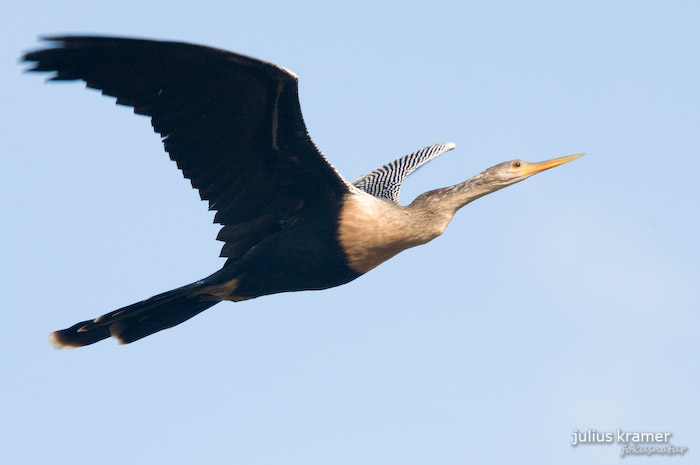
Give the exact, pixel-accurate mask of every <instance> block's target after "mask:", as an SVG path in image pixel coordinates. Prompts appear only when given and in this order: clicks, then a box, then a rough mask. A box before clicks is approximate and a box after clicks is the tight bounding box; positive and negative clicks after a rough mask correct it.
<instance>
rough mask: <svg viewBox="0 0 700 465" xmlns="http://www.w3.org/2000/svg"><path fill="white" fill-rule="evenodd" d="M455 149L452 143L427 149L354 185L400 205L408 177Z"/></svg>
mask: <svg viewBox="0 0 700 465" xmlns="http://www.w3.org/2000/svg"><path fill="white" fill-rule="evenodd" d="M453 148H455V144H453V143H452V142H443V143H441V144H435V145H431V146H430V147H425V148H423V149H420V150H418V151H416V152H413V153H409V154H408V155H405V156H403V157H401V158H398V159H396V160H394V161H392V162H391V163H387V164H386V165H384V166H382V167H381V168H377V169H376V170H374V171H371V172H369V173H367V174H365V175H364V176H361V177H360V178H358V179H357V180H355V182H353V183H352V184H353V185H354V186H355V187H357V188H358V189H360V190H363V191H365V192H367V193H368V194H371V195H373V196H375V197H380V198H384V199H387V200H391V201H392V202H396V203H398V202H399V192H400V191H401V183H402V182H403V180H404V179H406V176H408V175H409V174H411V173H412V172H413V171H415V170H416V169H418V168H419V167H420V166H421V165H423V164H424V163H427V162H429V161H430V160H432V159H433V158H435V157H438V156H440V155H442V154H443V153H445V152H449V151H450V150H452V149H453Z"/></svg>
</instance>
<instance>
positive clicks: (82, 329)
mask: <svg viewBox="0 0 700 465" xmlns="http://www.w3.org/2000/svg"><path fill="white" fill-rule="evenodd" d="M202 286H203V283H202V282H201V281H198V282H196V283H192V284H188V285H187V286H183V287H180V288H177V289H173V290H172V291H168V292H164V293H162V294H159V295H157V296H154V297H151V298H150V299H146V300H144V301H141V302H137V303H135V304H132V305H128V306H126V307H123V308H120V309H118V310H115V311H113V312H110V313H107V314H105V315H102V316H100V317H98V318H96V319H94V320H87V321H82V322H80V323H77V324H75V325H73V326H71V327H70V328H66V329H63V330H60V331H55V332H53V333H51V335H50V336H49V341H50V342H51V344H53V345H54V346H55V347H56V348H58V349H64V348H72V347H81V346H86V345H90V344H94V343H96V342H99V341H101V340H103V339H107V338H108V337H110V336H112V337H114V338H116V339H117V340H118V341H119V343H120V344H129V343H130V342H134V341H136V340H139V339H141V338H144V337H146V336H149V335H151V334H153V333H156V332H158V331H160V330H163V329H167V328H172V327H173V326H175V325H179V324H180V323H182V322H183V321H186V320H189V319H190V318H192V317H193V316H195V315H197V314H199V313H201V312H203V311H204V310H206V309H208V308H209V307H211V306H213V305H216V304H217V303H219V302H220V300H215V299H213V298H212V297H211V296H209V295H207V296H203V295H201V294H200V293H198V292H197V291H198V290H199V289H201V287H202Z"/></svg>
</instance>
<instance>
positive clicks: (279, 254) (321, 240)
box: [206, 202, 361, 300]
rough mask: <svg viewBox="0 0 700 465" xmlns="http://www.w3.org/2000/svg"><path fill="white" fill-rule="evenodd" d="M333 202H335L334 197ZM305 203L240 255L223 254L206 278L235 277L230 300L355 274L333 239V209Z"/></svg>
mask: <svg viewBox="0 0 700 465" xmlns="http://www.w3.org/2000/svg"><path fill="white" fill-rule="evenodd" d="M336 205H338V206H339V205H340V202H338V203H337V204H336ZM327 206H328V205H315V206H314V205H311V206H308V207H307V208H306V209H304V211H303V213H301V214H299V215H298V216H296V217H295V218H294V220H293V221H290V222H289V223H287V224H285V226H284V227H282V228H281V229H280V230H279V231H278V232H276V233H274V234H273V235H270V236H268V237H266V238H265V239H263V240H262V241H261V242H260V243H259V244H258V245H257V246H256V247H255V248H254V250H251V251H250V252H248V253H246V254H245V255H244V256H243V257H240V258H235V259H231V258H229V259H228V260H227V262H226V264H225V265H224V267H223V268H222V269H221V271H219V272H217V273H215V274H214V275H212V276H211V277H210V278H207V280H206V281H207V282H208V283H210V284H212V285H213V284H219V283H225V282H229V281H231V280H233V279H238V284H237V286H236V288H235V292H234V295H233V296H231V297H233V299H232V300H242V299H246V298H253V297H259V296H263V295H267V294H274V293H278V292H286V291H299V290H313V289H327V288H329V287H334V286H339V285H341V284H345V283H347V282H349V281H352V280H353V279H355V278H357V277H359V276H360V275H361V274H360V273H357V272H355V271H353V270H352V269H350V267H349V266H348V264H347V258H346V256H345V254H344V252H343V251H342V248H341V246H340V243H339V240H338V226H339V224H338V222H337V221H336V218H338V216H339V212H338V211H336V210H338V208H333V209H332V210H329V209H328V208H327Z"/></svg>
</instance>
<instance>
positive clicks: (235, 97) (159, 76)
mask: <svg viewBox="0 0 700 465" xmlns="http://www.w3.org/2000/svg"><path fill="white" fill-rule="evenodd" d="M47 40H51V41H55V42H57V46H56V47H55V48H48V49H44V50H39V51H36V52H32V53H28V54H27V55H25V56H24V59H25V60H26V61H30V62H35V65H34V67H33V68H31V71H54V72H56V74H55V76H54V77H52V78H51V80H59V81H62V80H78V79H81V80H83V81H85V82H86V83H87V87H90V88H95V89H100V90H102V93H103V94H105V95H110V96H113V97H116V98H117V103H118V104H122V105H128V106H132V107H133V108H134V113H137V114H142V115H148V116H150V117H151V124H152V125H153V128H154V130H155V131H156V132H158V133H160V135H161V136H162V138H163V143H164V145H165V149H166V150H167V151H168V153H169V154H170V158H171V159H172V160H174V161H175V162H176V163H177V166H178V167H179V168H180V169H181V170H182V172H183V174H184V176H185V177H186V178H188V179H190V181H191V182H192V186H193V187H195V188H196V189H198V190H199V195H200V196H201V198H202V199H203V200H208V201H209V208H210V209H213V210H216V212H217V213H216V216H215V219H214V221H215V222H216V223H220V224H223V225H224V228H223V229H222V230H221V232H220V233H219V236H218V239H219V240H223V241H226V242H227V244H226V245H225V246H224V249H223V250H222V256H226V257H230V258H236V257H237V256H241V255H242V254H243V253H245V252H246V251H247V250H248V249H250V247H252V246H253V245H255V244H256V243H257V242H259V241H260V240H262V238H264V237H265V236H267V235H268V234H271V233H274V232H275V231H277V230H279V229H280V228H282V227H283V226H284V224H285V222H287V221H290V220H291V219H292V218H294V217H295V215H297V214H298V213H299V211H300V210H301V209H303V208H306V207H308V206H309V205H311V204H314V205H318V202H328V203H331V204H332V203H334V202H337V201H338V200H339V199H340V197H342V195H343V194H344V193H345V192H347V191H348V187H349V186H348V184H347V182H346V181H345V180H344V179H343V178H342V177H341V176H340V175H339V174H338V173H337V172H336V171H335V169H334V168H333V167H332V166H331V165H330V164H329V163H328V162H327V161H326V159H325V158H324V157H323V155H322V154H321V152H320V151H319V150H318V149H317V148H316V146H315V145H314V143H313V141H312V140H311V138H310V137H309V135H308V133H307V131H306V127H305V125H304V121H303V118H302V115H301V109H300V106H299V98H298V87H297V78H296V76H295V75H294V74H292V73H291V72H290V71H288V70H286V69H284V68H282V67H280V66H276V65H273V64H271V63H266V62H263V61H260V60H256V59H253V58H249V57H246V56H242V55H237V54H234V53H230V52H227V51H224V50H219V49H215V48H210V47H203V46H198V45H192V44H186V43H178V42H158V41H150V40H136V39H123V38H109V37H51V38H48V39H47ZM329 207H332V205H329Z"/></svg>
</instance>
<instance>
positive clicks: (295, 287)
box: [24, 37, 581, 347]
mask: <svg viewBox="0 0 700 465" xmlns="http://www.w3.org/2000/svg"><path fill="white" fill-rule="evenodd" d="M48 40H52V41H55V42H57V45H56V47H55V48H48V49H44V50H39V51H36V52H32V53H28V54H27V55H25V56H24V59H25V60H26V61H30V62H34V67H33V68H31V71H53V72H55V75H54V76H53V77H52V78H51V79H52V80H59V81H64V80H78V79H82V80H84V81H85V82H86V83H87V87H91V88H95V89H100V90H101V91H102V93H103V94H105V95H110V96H113V97H116V98H117V103H118V104H122V105H128V106H132V107H133V108H134V112H135V113H138V114H142V115H148V116H150V117H151V122H152V125H153V127H154V129H155V131H156V132H158V133H160V135H161V136H162V138H163V143H164V145H165V149H166V150H167V152H168V153H169V154H170V158H171V159H172V160H174V161H175V162H176V163H177V166H178V168H180V169H181V170H182V172H183V174H184V176H185V177H186V178H188V179H189V180H190V181H191V182H192V186H193V187H195V188H196V189H198V190H199V194H200V196H201V198H202V199H203V200H207V201H208V202H209V208H210V209H212V210H216V216H215V218H214V221H215V222H216V223H220V224H222V225H223V227H222V229H221V231H220V232H219V235H218V237H217V239H218V240H221V241H223V242H224V246H223V249H222V251H221V255H222V256H223V257H226V258H227V260H226V263H225V264H224V266H223V268H221V269H220V270H219V271H217V272H216V273H214V274H212V275H211V276H208V277H206V278H204V279H201V280H199V281H197V282H194V283H192V284H188V285H186V286H183V287H180V288H178V289H174V290H171V291H168V292H165V293H163V294H159V295H157V296H154V297H151V298H150V299H147V300H144V301H142V302H138V303H135V304H133V305H129V306H127V307H124V308H121V309H119V310H115V311H113V312H111V313H107V314H106V315H102V316H100V317H98V318H96V319H94V320H88V321H83V322H81V323H78V324H76V325H74V326H72V327H70V328H68V329H64V330H62V331H56V332H54V333H52V334H51V337H50V339H51V342H52V343H53V344H54V345H55V346H57V347H78V346H84V345H88V344H93V343H95V342H97V341H100V340H102V339H105V338H107V337H109V336H113V337H115V338H116V339H117V340H118V341H119V342H120V343H123V344H126V343H130V342H133V341H135V340H137V339H140V338H142V337H145V336H148V335H150V334H153V333H155V332H157V331H160V330H162V329H165V328H169V327H172V326H175V325H177V324H179V323H182V322H183V321H185V320H187V319H189V318H192V317H193V316H195V315H197V314H198V313H200V312H202V311H204V310H206V309H207V308H209V307H211V306H212V305H215V304H217V303H218V302H221V301H222V300H232V301H239V300H246V299H251V298H254V297H258V296H262V295H267V294H274V293H277V292H286V291H299V290H306V289H325V288H329V287H333V286H338V285H340V284H344V283H347V282H349V281H352V280H353V279H355V278H357V277H358V276H360V275H362V274H364V273H366V272H368V271H369V270H371V269H372V268H374V267H376V266H377V265H379V264H380V263H382V262H384V261H386V260H388V259H389V258H391V257H393V256H394V255H396V254H397V253H399V252H401V251H402V250H405V249H407V248H409V247H414V246H416V245H420V244H424V243H426V242H428V241H430V240H432V239H434V238H436V237H437V236H439V235H440V234H442V232H443V231H444V230H445V228H446V227H447V224H448V223H449V222H450V220H451V219H452V217H453V216H454V214H455V212H456V211H457V210H459V209H460V208H462V207H463V206H465V205H466V204H468V203H469V202H471V201H473V200H475V199H477V198H479V197H481V196H483V195H486V194H489V193H491V192H494V191H496V190H498V189H502V188H503V187H506V186H509V185H511V184H514V183H516V182H519V181H522V180H523V179H526V178H528V177H530V176H532V175H533V174H535V173H538V172H540V171H543V170H546V169H549V168H552V167H554V166H557V165H560V164H562V163H566V162H568V161H571V160H574V159H575V158H578V157H579V156H581V155H572V156H568V157H562V158H557V159H554V160H550V161H545V162H541V163H528V162H525V161H522V160H514V161H509V162H505V163H501V164H499V165H496V166H494V167H492V168H489V169H487V170H485V171H483V172H482V173H479V174H477V175H476V176H474V177H473V178H471V179H468V180H467V181H465V182H463V183H461V184H457V185H455V186H452V187H447V188H443V189H436V190H433V191H430V192H426V193H424V194H422V195H420V196H418V198H416V200H414V201H413V203H411V204H410V205H408V206H406V207H403V206H401V205H399V203H398V199H399V189H400V187H401V182H402V181H403V180H404V179H405V177H406V176H407V175H408V174H409V173H411V172H412V171H413V170H415V169H416V168H418V167H419V166H420V165H422V164H423V163H425V162H427V161H429V160H431V159H432V158H435V157H437V156H438V155H440V154H442V153H444V152H446V151H448V150H451V149H453V148H454V144H452V143H443V144H437V145H433V146H431V147H427V148H425V149H422V150H419V151H417V152H415V153H412V154H410V155H407V156H405V157H402V158H399V159H398V160H395V161H393V162H391V163H389V164H387V165H385V166H383V167H381V168H378V169H376V170H374V171H372V172H371V173H368V174H367V175H365V176H363V177H361V178H360V179H358V180H357V181H355V182H354V183H350V182H348V181H346V180H345V179H343V177H342V176H341V175H340V174H339V173H338V172H337V171H336V170H335V169H334V168H333V167H332V166H331V165H330V164H329V163H328V162H327V161H326V159H325V157H324V156H323V155H322V154H321V152H320V151H319V150H318V148H317V147H316V146H315V145H314V143H313V141H312V140H311V138H310V137H309V134H308V133H307V131H306V127H305V125H304V121H303V119H302V115H301V109H300V107H299V98H298V93H297V77H296V76H295V75H294V74H293V73H291V72H290V71H288V70H286V69H284V68H282V67H280V66H276V65H274V64H271V63H266V62H263V61H260V60H256V59H253V58H249V57H246V56H242V55H238V54H234V53H230V52H227V51H223V50H218V49H215V48H210V47H203V46H198V45H192V44H186V43H177V42H158V41H150V40H134V39H122V38H108V37H51V38H49V39H48Z"/></svg>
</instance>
